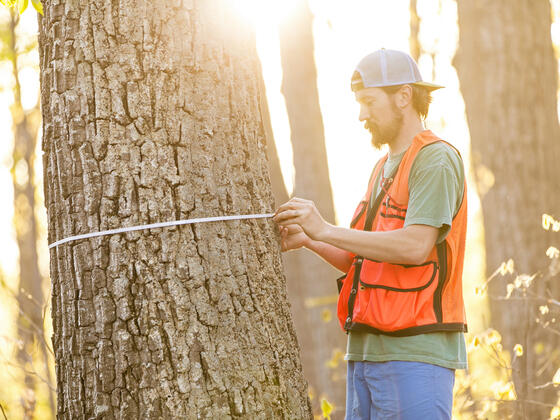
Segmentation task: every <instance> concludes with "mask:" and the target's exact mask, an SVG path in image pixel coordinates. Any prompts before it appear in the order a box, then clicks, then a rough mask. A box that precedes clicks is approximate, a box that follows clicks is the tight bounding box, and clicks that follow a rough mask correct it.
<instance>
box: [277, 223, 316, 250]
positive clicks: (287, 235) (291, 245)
mask: <svg viewBox="0 0 560 420" xmlns="http://www.w3.org/2000/svg"><path fill="white" fill-rule="evenodd" d="M278 228H279V229H280V244H281V246H282V252H285V251H290V250H292V249H298V248H301V247H302V246H306V247H307V246H308V245H309V243H310V242H311V239H310V238H309V236H307V235H306V234H305V232H304V231H303V229H302V228H301V226H300V225H288V226H278Z"/></svg>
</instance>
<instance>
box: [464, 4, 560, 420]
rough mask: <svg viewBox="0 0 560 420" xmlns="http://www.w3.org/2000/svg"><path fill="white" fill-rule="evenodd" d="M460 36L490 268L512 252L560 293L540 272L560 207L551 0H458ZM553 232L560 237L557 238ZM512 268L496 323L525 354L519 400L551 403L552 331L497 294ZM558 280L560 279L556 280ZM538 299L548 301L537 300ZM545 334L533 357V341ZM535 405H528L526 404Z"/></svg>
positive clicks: (538, 289) (531, 311) (518, 375)
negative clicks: (551, 217)
mask: <svg viewBox="0 0 560 420" xmlns="http://www.w3.org/2000/svg"><path fill="white" fill-rule="evenodd" d="M458 13H459V29H460V41H459V50H458V52H457V56H456V57H455V67H456V68H457V71H458V75H459V80H460V82H461V90H462V92H463V97H464V99H465V105H466V111H467V119H468V123H469V129H470V133H471V144H472V155H473V165H474V171H475V174H476V175H477V183H478V187H479V193H481V195H482V197H481V202H482V213H483V217H484V229H485V240H486V262H487V270H488V271H489V272H493V271H494V270H495V269H496V268H497V267H499V266H500V264H501V263H502V262H504V261H506V260H508V259H509V258H512V259H513V260H514V262H515V267H516V270H517V273H518V274H519V273H527V274H533V273H540V274H539V275H538V277H537V279H536V280H535V282H534V284H533V286H532V287H531V291H532V292H533V293H536V294H539V295H542V296H546V295H547V293H551V294H552V295H553V296H558V295H559V293H558V292H559V287H558V285H557V284H554V283H548V282H546V281H545V279H543V273H545V272H546V265H547V259H546V257H545V251H546V249H547V247H548V246H549V245H551V244H552V242H553V241H554V240H555V239H554V237H553V236H552V235H551V233H548V232H545V231H544V230H543V229H542V227H541V216H542V214H543V213H556V215H557V216H558V211H559V209H560V195H559V189H558V179H560V166H559V165H558V162H559V161H560V129H559V126H558V116H557V111H556V109H557V108H556V103H557V96H556V92H557V78H558V74H557V66H556V60H555V57H554V52H553V49H552V42H551V37H550V24H551V15H550V3H549V1H548V0H538V1H529V0H522V1H516V2H509V1H506V0H500V1H490V0H482V1H470V0H459V1H458ZM556 240H557V239H556ZM512 281H513V278H512V277H511V276H505V277H498V278H496V279H495V280H494V281H492V282H491V283H490V288H489V293H490V296H491V299H490V304H491V314H492V325H493V326H495V328H496V329H498V331H500V332H501V333H502V336H503V344H504V349H505V350H508V351H509V352H512V348H513V346H514V345H515V344H516V343H519V344H523V346H524V348H525V350H526V352H525V354H524V356H523V357H521V358H519V359H518V360H517V362H516V365H515V366H514V379H515V384H516V390H517V394H518V398H519V400H520V401H523V400H526V399H532V400H539V401H543V400H545V401H547V402H549V403H555V401H556V393H555V392H554V391H553V390H552V391H551V392H547V391H546V390H545V391H542V390H535V389H533V386H534V385H538V384H542V383H546V382H548V381H550V378H552V375H553V374H554V369H556V366H550V367H549V368H548V369H544V371H543V372H542V374H541V375H540V376H537V371H538V370H539V369H540V368H541V367H542V366H543V364H544V363H545V359H546V358H547V357H548V356H549V355H550V354H551V352H552V351H553V350H555V349H556V348H557V340H556V338H555V336H554V335H553V334H551V333H547V332H546V331H543V330H542V329H541V328H539V327H536V326H535V325H536V324H535V318H536V317H537V314H538V305H539V303H537V304H534V303H532V302H531V303H529V301H526V302H525V303H524V305H522V306H520V305H514V304H513V303H512V302H510V301H507V300H505V301H504V300H496V299H495V297H496V296H504V295H505V294H506V284H507V283H509V282H512ZM555 283H557V282H555ZM541 304H542V303H541ZM538 341H541V342H544V344H545V348H546V350H545V351H544V352H543V353H542V354H541V355H540V356H538V355H536V354H535V352H534V351H533V346H534V344H535V343H536V342H538ZM529 410H531V411H529ZM548 411H549V410H548V409H542V408H539V406H533V405H531V406H529V405H525V404H524V403H523V404H520V405H519V410H517V412H516V415H517V416H518V417H523V418H528V417H527V416H528V415H529V413H530V414H531V416H533V415H534V416H535V418H547V417H548V414H549V412H548Z"/></svg>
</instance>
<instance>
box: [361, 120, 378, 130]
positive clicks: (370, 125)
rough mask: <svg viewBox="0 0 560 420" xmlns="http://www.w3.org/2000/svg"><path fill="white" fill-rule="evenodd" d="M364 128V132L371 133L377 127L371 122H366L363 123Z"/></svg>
mask: <svg viewBox="0 0 560 420" xmlns="http://www.w3.org/2000/svg"><path fill="white" fill-rule="evenodd" d="M364 128H365V129H366V130H369V131H372V130H374V129H375V128H377V125H376V124H375V123H373V122H371V121H366V122H365V123H364Z"/></svg>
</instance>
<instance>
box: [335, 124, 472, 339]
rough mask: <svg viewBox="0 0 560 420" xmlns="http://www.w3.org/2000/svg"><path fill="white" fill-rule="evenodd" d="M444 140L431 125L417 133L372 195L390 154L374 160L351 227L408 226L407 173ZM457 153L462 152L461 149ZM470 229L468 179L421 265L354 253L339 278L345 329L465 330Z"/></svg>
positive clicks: (398, 331) (387, 228)
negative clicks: (453, 211) (446, 225)
mask: <svg viewBox="0 0 560 420" xmlns="http://www.w3.org/2000/svg"><path fill="white" fill-rule="evenodd" d="M439 141H444V140H442V139H440V138H438V137H436V136H435V135H434V134H433V133H432V132H431V131H429V130H425V131H422V132H421V133H419V134H418V135H416V136H415V137H414V139H413V141H412V144H411V146H410V147H409V148H408V150H407V152H406V153H405V155H404V156H403V158H402V161H401V163H400V165H399V167H398V169H397V172H396V174H395V175H394V176H392V177H389V178H387V179H386V180H385V182H384V184H383V186H382V188H381V190H380V193H379V194H378V196H377V197H376V198H375V199H374V197H373V194H372V191H373V190H374V184H375V181H376V179H377V177H378V175H379V173H380V171H381V168H383V165H384V164H385V161H386V160H387V156H385V157H383V158H382V159H381V160H380V161H379V162H378V163H377V165H376V166H375V168H374V171H373V174H372V177H371V179H370V182H369V186H368V192H367V193H366V196H365V197H364V200H362V201H361V202H360V204H359V205H358V208H357V209H356V212H355V213H354V217H353V218H352V219H353V220H352V223H351V225H350V227H351V228H353V229H360V230H371V231H374V232H386V231H390V230H396V229H400V228H402V227H403V226H404V221H405V217H406V211H407V208H408V200H409V191H408V178H409V174H410V170H411V168H412V164H413V162H414V159H415V158H416V155H417V154H418V152H419V151H420V149H422V148H423V147H425V146H427V145H429V144H432V143H434V142H439ZM457 153H459V152H457ZM466 233H467V185H466V182H465V189H464V192H463V201H462V203H461V206H460V208H459V211H458V212H457V214H456V215H455V217H454V218H453V222H452V226H451V229H450V231H449V233H448V235H447V237H446V238H445V240H444V241H443V242H441V243H440V244H437V245H435V246H434V248H433V249H432V251H431V252H430V255H429V256H428V259H427V260H426V261H425V262H424V263H422V264H419V265H410V264H391V263H385V262H382V261H375V260H372V259H368V258H363V257H361V256H359V255H354V254H352V255H353V257H354V259H353V263H352V265H351V268H350V270H349V271H348V273H346V274H345V275H344V276H343V277H341V278H340V279H338V283H339V291H340V293H339V297H338V319H339V321H340V325H341V327H342V328H343V329H344V330H345V331H347V332H348V331H364V332H371V333H374V334H386V335H392V336H409V335H416V334H423V333H427V332H433V331H467V325H466V317H465V311H464V305H463V291H462V275H463V259H464V255H465V239H466Z"/></svg>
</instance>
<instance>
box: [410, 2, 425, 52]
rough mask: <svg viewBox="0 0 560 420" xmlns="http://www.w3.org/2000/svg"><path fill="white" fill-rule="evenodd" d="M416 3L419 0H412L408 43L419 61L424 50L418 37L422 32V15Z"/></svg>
mask: <svg viewBox="0 0 560 420" xmlns="http://www.w3.org/2000/svg"><path fill="white" fill-rule="evenodd" d="M416 3H417V0H410V4H409V11H410V36H409V37H408V44H409V46H410V55H411V56H412V58H414V60H415V61H416V62H418V59H419V58H420V54H421V52H422V46H421V45H420V40H419V39H418V33H419V32H420V17H419V16H418V9H417V5H416Z"/></svg>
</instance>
